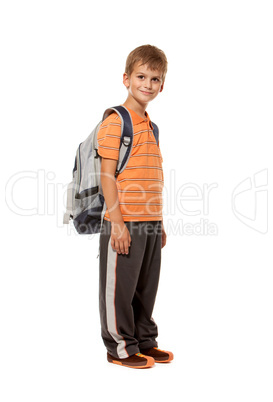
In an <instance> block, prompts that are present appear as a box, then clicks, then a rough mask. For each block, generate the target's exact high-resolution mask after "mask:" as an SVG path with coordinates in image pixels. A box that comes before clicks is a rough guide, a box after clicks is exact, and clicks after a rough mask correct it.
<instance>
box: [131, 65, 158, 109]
mask: <svg viewBox="0 0 273 402" xmlns="http://www.w3.org/2000/svg"><path fill="white" fill-rule="evenodd" d="M123 83H124V85H125V86H126V88H127V89H128V92H129V94H130V95H131V96H132V97H133V98H134V99H135V100H137V101H138V102H139V103H142V104H147V103H149V102H150V101H151V100H153V99H154V98H155V97H156V96H157V95H158V94H159V92H161V91H162V90H163V81H162V72H161V71H159V70H150V69H149V67H148V66H147V64H141V62H140V63H138V64H135V65H134V69H133V71H132V73H131V75H130V77H129V76H128V75H127V74H126V73H124V74H123Z"/></svg>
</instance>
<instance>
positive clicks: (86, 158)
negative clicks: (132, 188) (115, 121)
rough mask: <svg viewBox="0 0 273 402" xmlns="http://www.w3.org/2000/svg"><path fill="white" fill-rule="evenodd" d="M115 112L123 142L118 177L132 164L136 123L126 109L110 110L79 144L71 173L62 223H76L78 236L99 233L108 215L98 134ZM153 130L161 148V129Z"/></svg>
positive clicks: (121, 143)
mask: <svg viewBox="0 0 273 402" xmlns="http://www.w3.org/2000/svg"><path fill="white" fill-rule="evenodd" d="M114 112H116V113H117V114H118V115H119V117H120V120H121V138H120V148H119V159H118V163H117V170H116V176H117V175H118V174H119V173H121V172H122V171H123V170H124V169H125V167H126V165H127V163H128V160H129V157H130V155H131V150H132V144H133V123H132V119H131V115H130V113H129V111H128V110H127V109H126V108H125V106H115V107H111V108H109V109H107V110H106V111H105V112H104V114H103V118H102V120H101V121H100V122H99V123H98V124H97V126H96V127H95V128H94V130H93V131H92V132H91V134H90V135H89V136H88V137H87V138H86V140H85V141H83V142H82V143H80V145H79V147H78V149H77V153H76V157H75V164H74V169H73V172H72V177H73V180H72V181H71V183H70V184H69V185H68V188H67V205H66V212H65V214H64V217H63V223H64V224H69V221H70V219H73V223H74V226H75V228H76V230H77V232H78V233H79V234H93V233H99V232H100V230H101V224H102V221H103V217H104V214H105V211H106V203H105V201H104V196H103V192H102V187H101V180H100V168H101V157H100V155H99V154H98V140H97V134H98V131H99V129H100V126H101V123H102V122H103V121H104V120H105V119H106V118H107V117H108V116H109V115H110V114H111V113H114ZM152 124H153V127H154V130H153V132H154V136H155V139H156V142H157V144H158V127H157V126H156V124H155V123H152Z"/></svg>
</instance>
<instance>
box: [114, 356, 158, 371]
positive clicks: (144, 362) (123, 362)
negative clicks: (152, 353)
mask: <svg viewBox="0 0 273 402" xmlns="http://www.w3.org/2000/svg"><path fill="white" fill-rule="evenodd" d="M107 360H108V361H109V363H114V364H118V365H120V366H125V367H130V368H148V367H152V366H153V365H154V363H155V361H154V359H153V357H148V356H144V355H143V354H141V353H136V354H134V355H132V356H129V357H126V358H125V359H118V358H116V357H113V356H111V355H110V354H109V353H107Z"/></svg>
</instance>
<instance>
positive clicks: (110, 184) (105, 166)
mask: <svg viewBox="0 0 273 402" xmlns="http://www.w3.org/2000/svg"><path fill="white" fill-rule="evenodd" d="M116 168H117V161H116V160H113V159H106V158H102V161H101V185H102V191H103V195H104V198H105V202H106V206H107V209H108V212H109V216H110V220H111V246H112V248H113V249H114V250H116V251H117V253H118V254H128V253H129V247H130V245H131V236H130V233H129V230H128V229H127V226H126V225H125V223H124V220H123V217H122V214H121V211H120V206H119V199H118V189H117V185H116V179H115V173H116Z"/></svg>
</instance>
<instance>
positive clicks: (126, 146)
mask: <svg viewBox="0 0 273 402" xmlns="http://www.w3.org/2000/svg"><path fill="white" fill-rule="evenodd" d="M114 112H116V113H117V114H118V115H119V117H120V120H121V138H120V147H119V160H118V164H117V170H116V175H117V174H118V173H121V172H122V170H123V169H124V168H125V166H126V162H127V161H128V159H129V156H130V153H131V149H132V145H133V122H132V118H131V115H130V113H129V112H128V110H127V109H126V108H125V107H124V106H121V105H120V106H114V107H111V108H108V109H106V110H105V112H104V114H103V117H102V121H103V120H105V119H106V118H107V117H108V116H110V114H111V113H114Z"/></svg>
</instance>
